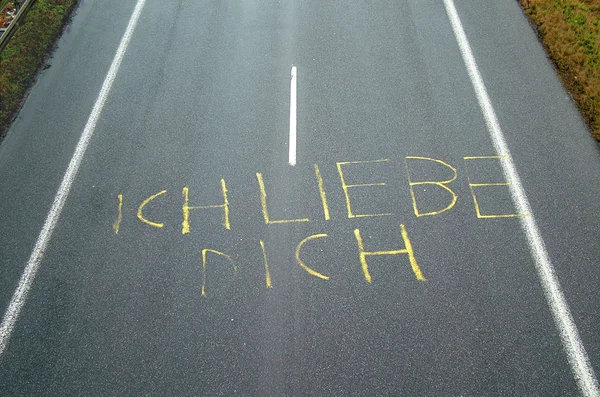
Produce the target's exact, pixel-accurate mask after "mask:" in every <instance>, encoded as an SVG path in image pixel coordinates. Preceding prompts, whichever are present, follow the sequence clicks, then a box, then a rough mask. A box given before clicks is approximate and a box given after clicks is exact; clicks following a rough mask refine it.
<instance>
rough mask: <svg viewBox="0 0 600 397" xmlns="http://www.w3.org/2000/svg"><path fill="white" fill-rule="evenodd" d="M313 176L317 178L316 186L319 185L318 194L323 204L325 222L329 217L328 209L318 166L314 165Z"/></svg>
mask: <svg viewBox="0 0 600 397" xmlns="http://www.w3.org/2000/svg"><path fill="white" fill-rule="evenodd" d="M315 175H316V176H317V184H318V185H319V193H320V194H321V203H322V204H323V216H324V217H325V220H326V221H328V220H329V219H330V217H329V207H328V206H327V196H326V195H325V188H324V187H323V178H322V177H321V171H320V170H319V166H318V165H317V164H315Z"/></svg>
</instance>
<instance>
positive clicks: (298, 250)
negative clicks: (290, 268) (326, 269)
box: [296, 233, 329, 280]
mask: <svg viewBox="0 0 600 397" xmlns="http://www.w3.org/2000/svg"><path fill="white" fill-rule="evenodd" d="M325 237H327V235H326V234H325V233H321V234H313V235H312V236H308V237H307V238H305V239H304V240H302V241H300V244H298V246H297V247H296V260H298V264H299V265H300V267H301V268H302V269H304V270H306V271H307V272H308V274H310V275H312V276H315V277H318V278H320V279H323V280H329V276H326V275H324V274H321V273H319V272H317V271H315V270H313V269H311V268H310V267H308V266H306V264H305V263H304V262H303V261H302V259H300V250H301V249H302V247H303V246H304V244H306V243H307V242H308V241H310V240H313V239H316V238H325Z"/></svg>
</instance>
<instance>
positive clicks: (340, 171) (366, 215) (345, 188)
mask: <svg viewBox="0 0 600 397" xmlns="http://www.w3.org/2000/svg"><path fill="white" fill-rule="evenodd" d="M387 161H389V159H383V160H367V161H344V162H339V163H336V165H337V170H338V174H340V180H341V182H342V189H343V190H344V195H345V197H346V208H347V209H348V218H366V217H371V216H390V215H393V214H391V213H386V214H354V213H353V212H352V207H351V206H350V195H349V194H348V189H349V188H353V187H369V186H385V183H383V182H380V183H359V184H350V185H349V184H348V183H346V180H345V178H344V172H343V170H342V166H343V165H347V164H368V163H384V162H387Z"/></svg>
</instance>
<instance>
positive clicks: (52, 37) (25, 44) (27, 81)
mask: <svg viewBox="0 0 600 397" xmlns="http://www.w3.org/2000/svg"><path fill="white" fill-rule="evenodd" d="M76 3H77V0H37V1H36V2H35V3H34V4H33V6H32V7H31V9H30V10H29V13H28V14H27V16H26V19H25V22H24V23H23V24H22V25H21V26H20V27H19V29H18V30H17V31H16V33H15V35H14V36H13V37H12V39H11V40H10V42H9V43H8V45H7V46H6V48H5V49H4V51H2V53H1V54H0V136H2V135H3V134H4V133H5V132H6V130H7V129H8V127H9V125H10V122H11V120H12V117H13V116H14V115H15V112H16V111H17V110H18V109H19V107H20V104H21V102H22V100H23V97H24V96H25V94H26V93H27V90H28V89H29V87H30V86H31V84H32V83H33V81H34V79H35V76H36V74H37V72H38V70H39V69H40V67H41V66H42V64H43V62H44V60H45V58H46V56H47V55H48V53H49V52H50V50H51V49H52V46H53V44H54V42H55V41H56V39H57V37H58V35H59V34H60V32H61V30H62V27H63V24H64V22H65V21H66V19H67V17H68V16H69V14H70V13H71V11H72V10H73V7H74V6H75V5H76Z"/></svg>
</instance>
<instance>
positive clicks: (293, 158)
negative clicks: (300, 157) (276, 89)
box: [289, 66, 298, 165]
mask: <svg viewBox="0 0 600 397" xmlns="http://www.w3.org/2000/svg"><path fill="white" fill-rule="evenodd" d="M297 73H298V70H297V69H296V67H295V66H292V75H291V79H290V143H289V150H290V151H289V163H290V165H296V112H297V104H296V101H297V94H296V92H297V91H296V90H297V83H296V77H297Z"/></svg>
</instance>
